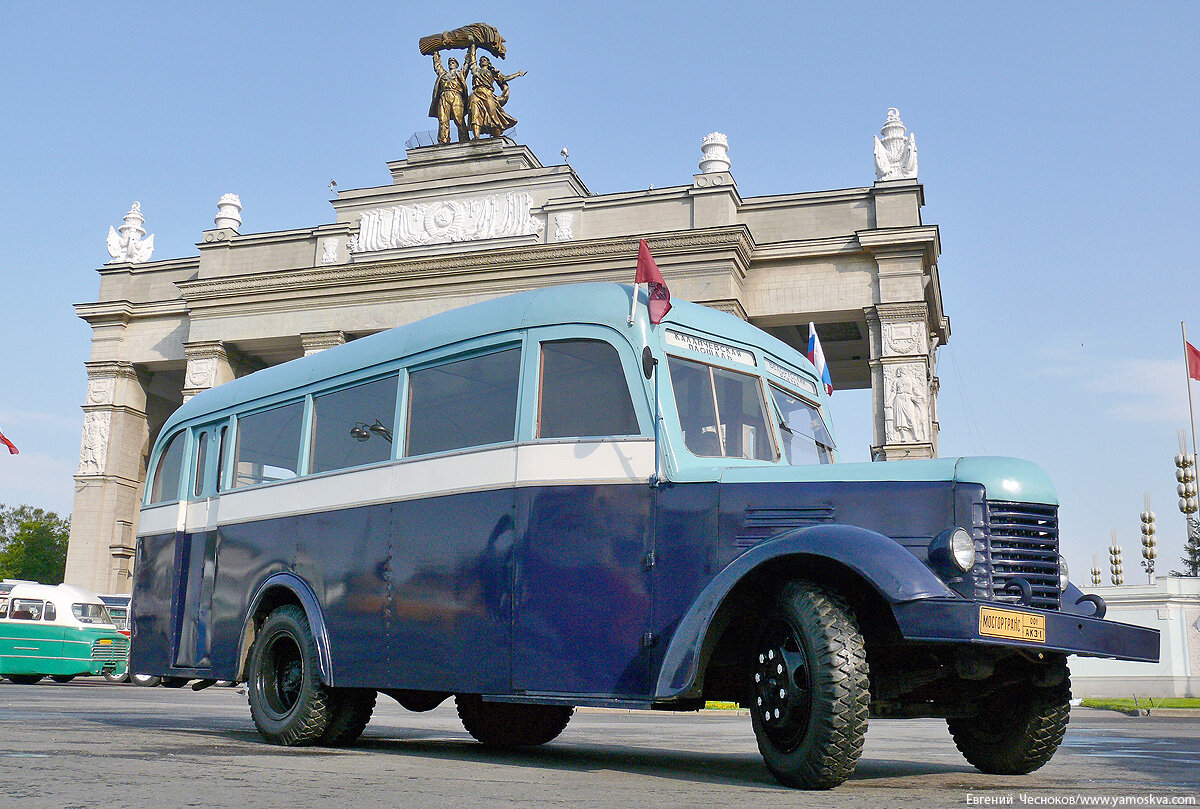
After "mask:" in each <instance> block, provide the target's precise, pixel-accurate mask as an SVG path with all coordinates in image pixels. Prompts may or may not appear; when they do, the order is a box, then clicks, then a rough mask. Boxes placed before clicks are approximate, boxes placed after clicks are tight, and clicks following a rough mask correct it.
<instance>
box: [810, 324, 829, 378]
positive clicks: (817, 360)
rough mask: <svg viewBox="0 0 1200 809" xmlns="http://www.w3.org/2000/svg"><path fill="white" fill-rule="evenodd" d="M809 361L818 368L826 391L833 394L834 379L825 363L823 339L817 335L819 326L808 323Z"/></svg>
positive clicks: (818, 373)
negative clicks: (822, 346) (822, 347)
mask: <svg viewBox="0 0 1200 809" xmlns="http://www.w3.org/2000/svg"><path fill="white" fill-rule="evenodd" d="M808 361H809V362H811V363H812V364H813V367H814V368H816V369H817V376H819V377H821V381H822V382H824V383H825V393H826V394H828V395H830V396H832V395H833V380H832V379H831V378H830V376H829V366H828V365H826V364H825V352H824V351H822V350H821V340H820V338H818V337H817V327H816V326H814V325H813V324H812V323H809V324H808Z"/></svg>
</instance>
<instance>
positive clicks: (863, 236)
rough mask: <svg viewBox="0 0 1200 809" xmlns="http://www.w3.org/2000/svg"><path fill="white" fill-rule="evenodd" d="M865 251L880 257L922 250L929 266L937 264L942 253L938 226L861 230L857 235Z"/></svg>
mask: <svg viewBox="0 0 1200 809" xmlns="http://www.w3.org/2000/svg"><path fill="white" fill-rule="evenodd" d="M855 235H856V236H858V243H859V244H861V245H862V246H863V248H864V249H866V250H869V251H870V252H872V253H874V254H876V255H877V256H878V255H882V254H886V253H891V252H902V251H912V250H920V251H921V252H923V253H924V254H925V257H926V260H927V261H928V263H929V264H931V265H932V264H936V263H937V259H938V256H939V255H941V252H942V242H941V236H940V235H939V233H938V228H937V225H919V226H917V227H906V228H876V229H874V230H860V231H858V232H857V233H856V234H855Z"/></svg>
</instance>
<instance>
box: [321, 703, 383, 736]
mask: <svg viewBox="0 0 1200 809" xmlns="http://www.w3.org/2000/svg"><path fill="white" fill-rule="evenodd" d="M330 692H331V700H332V709H331V710H330V715H329V724H328V725H326V727H325V732H324V733H322V734H321V740H320V743H321V744H323V745H325V746H326V747H346V746H348V745H351V744H353V743H354V742H355V740H356V739H358V737H359V736H361V735H362V732H363V731H364V730H366V728H367V723H368V722H370V721H371V713H372V712H373V711H374V710H375V697H376V693H375V691H374V689H371V688H332V689H330Z"/></svg>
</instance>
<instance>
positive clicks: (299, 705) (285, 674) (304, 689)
mask: <svg viewBox="0 0 1200 809" xmlns="http://www.w3.org/2000/svg"><path fill="white" fill-rule="evenodd" d="M246 690H247V692H248V693H249V699H250V716H251V717H252V718H253V719H254V725H255V727H257V728H258V732H259V733H261V734H262V737H263V738H264V739H266V740H267V741H268V742H270V743H271V744H279V745H285V746H289V747H294V746H301V745H311V744H316V743H317V742H319V741H320V740H321V737H322V736H323V735H324V733H325V731H326V729H327V728H328V727H329V722H330V719H331V717H332V714H333V708H334V704H333V703H334V699H333V694H332V693H331V690H330V689H329V688H328V687H327V686H326V685H325V684H324V683H322V682H321V677H320V670H319V665H318V662H317V641H316V639H315V638H314V637H313V634H312V630H311V629H310V628H309V626H308V618H307V617H305V615H304V610H302V609H301V608H300V607H297V606H295V605H292V604H286V605H284V606H282V607H279V608H278V609H276V610H275V611H274V612H272V613H271V614H270V615H269V616H267V620H266V621H265V622H264V623H263V626H262V629H261V630H259V632H258V637H257V638H255V640H254V646H253V648H252V649H251V650H250V666H249V680H248V683H247V689H246Z"/></svg>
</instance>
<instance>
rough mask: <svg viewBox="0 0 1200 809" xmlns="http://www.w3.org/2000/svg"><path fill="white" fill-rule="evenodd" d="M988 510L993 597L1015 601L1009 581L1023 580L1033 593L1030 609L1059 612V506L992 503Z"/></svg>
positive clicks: (1015, 592)
mask: <svg viewBox="0 0 1200 809" xmlns="http://www.w3.org/2000/svg"><path fill="white" fill-rule="evenodd" d="M987 509H988V526H987V532H988V555H989V560H988V561H989V565H988V567H989V569H990V573H991V593H992V598H993V599H994V600H997V601H1013V600H1016V599H1017V597H1018V596H1019V592H1018V591H1017V588H1016V587H1009V582H1010V581H1011V580H1013V579H1017V578H1020V579H1024V580H1025V581H1027V582H1028V583H1029V586H1030V588H1031V590H1032V596H1031V598H1030V599H1029V606H1031V607H1041V608H1042V609H1048V610H1056V609H1058V608H1059V606H1060V603H1061V593H1060V591H1059V589H1058V507H1057V506H1047V505H1042V504H1040V503H1010V502H1005V501H999V500H989V501H988V504H987Z"/></svg>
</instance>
